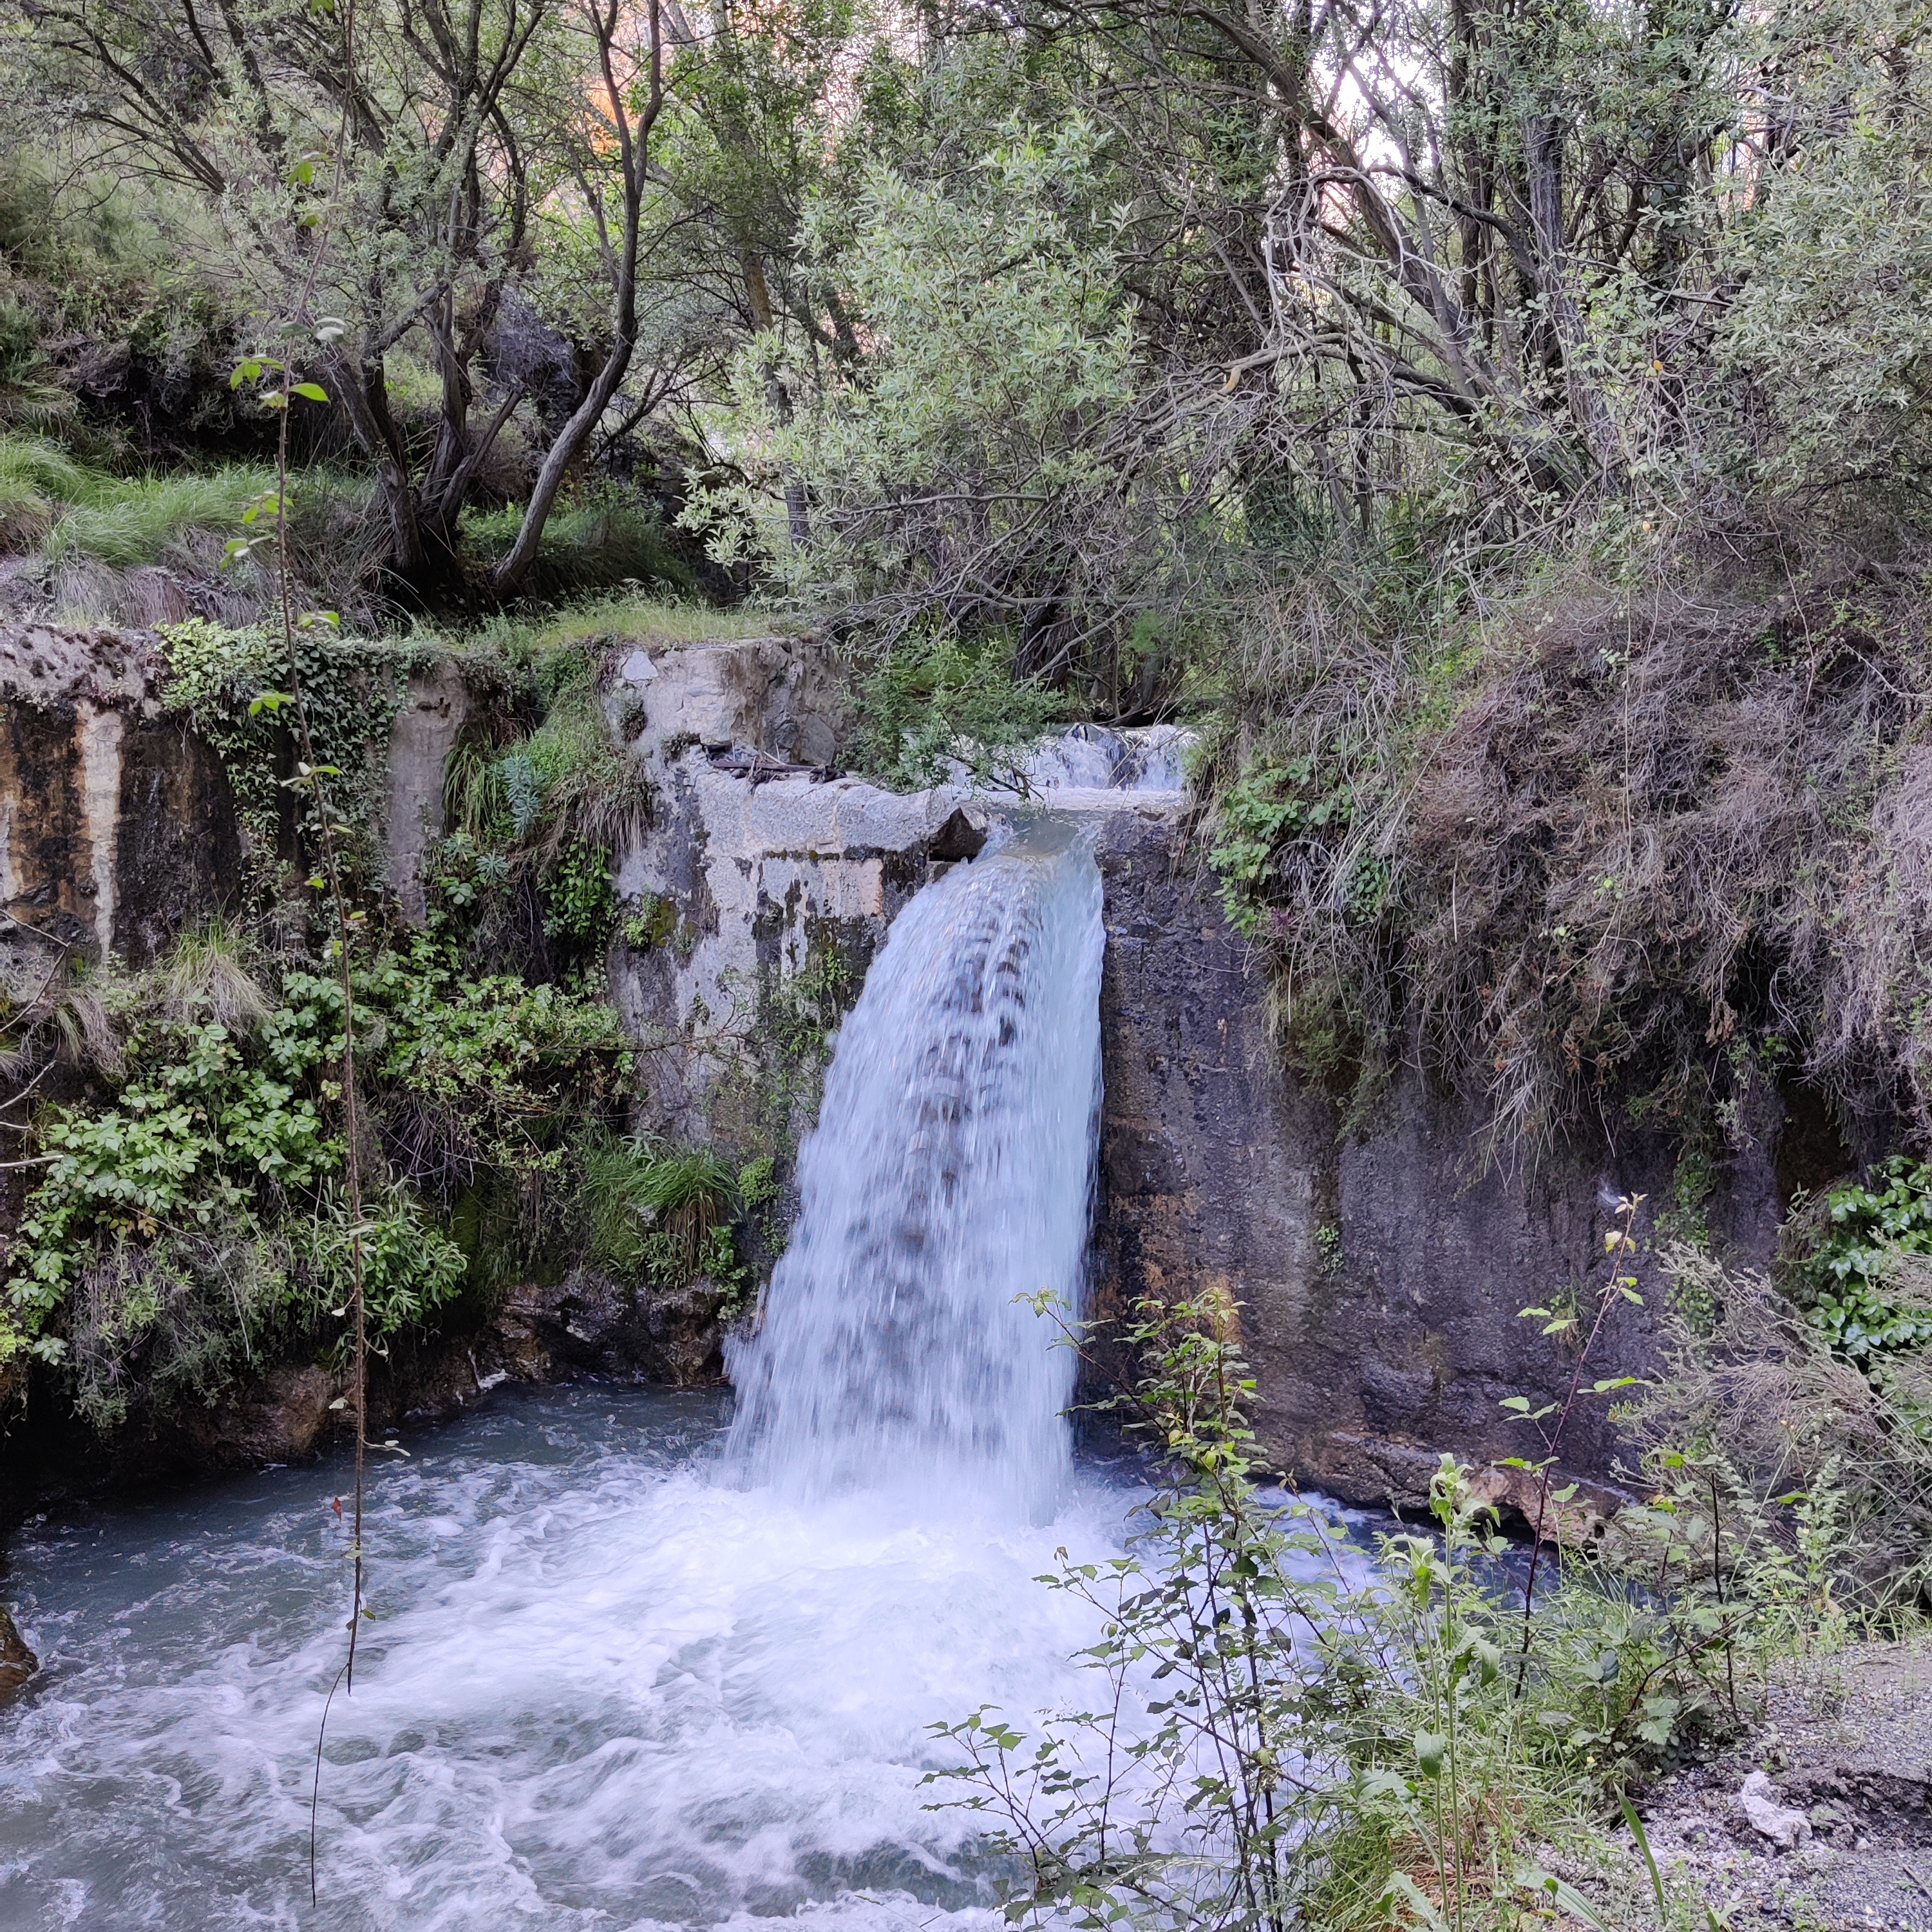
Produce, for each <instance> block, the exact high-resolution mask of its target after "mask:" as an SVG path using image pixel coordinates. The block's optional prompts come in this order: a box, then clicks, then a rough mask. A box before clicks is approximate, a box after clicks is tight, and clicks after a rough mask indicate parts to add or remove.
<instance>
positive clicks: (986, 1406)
mask: <svg viewBox="0 0 1932 1932" xmlns="http://www.w3.org/2000/svg"><path fill="white" fill-rule="evenodd" d="M1100 896H1101V895H1100V873H1099V871H1098V869H1097V868H1096V866H1095V865H1094V859H1093V856H1092V853H1091V851H1090V850H1088V847H1087V844H1085V841H1084V840H1083V839H1082V838H1080V836H1079V835H1078V834H1077V833H1076V832H1075V831H1074V830H1073V828H1072V827H1071V826H1067V825H1066V824H1064V823H1058V822H1055V821H1052V820H1043V821H1041V822H1040V823H1037V824H1036V825H1034V826H1031V827H1029V828H1028V829H1027V830H1025V832H1022V834H1020V835H1019V836H1018V837H1017V838H1015V839H1014V840H1013V842H1012V843H1010V844H1008V845H1007V846H1005V847H1004V848H1003V849H1001V850H999V851H998V852H996V853H986V854H984V855H983V856H981V857H980V859H977V860H976V861H975V862H973V863H972V864H971V865H961V866H959V867H956V868H955V869H954V870H953V871H951V872H950V873H948V874H947V875H946V876H945V877H943V878H941V879H940V880H937V881H936V882H935V883H933V884H932V885H930V886H927V887H926V889H925V890H924V891H923V892H920V893H919V895H917V897H916V898H914V899H913V901H912V902H911V904H910V905H908V906H907V907H906V909H905V910H904V912H902V913H901V914H900V915H899V916H898V919H896V920H895V922H894V923H893V925H892V929H891V931H890V932H889V934H888V935H887V937H886V944H885V946H884V947H883V950H881V951H880V954H879V956H878V957H877V959H875V960H874V962H873V964H872V967H871V971H870V972H869V973H868V974H867V976H866V979H865V988H864V990H863V992H862V994H861V995H860V997H859V1002H858V1004H857V1005H856V1007H854V1008H853V1011H852V1013H851V1014H850V1016H849V1017H848V1018H847V1020H846V1022H845V1024H844V1027H843V1028H842V1029H841V1031H840V1034H839V1036H838V1043H837V1047H836V1050H835V1052H834V1054H833V1056H832V1064H831V1067H830V1068H829V1070H828V1073H827V1075H826V1083H825V1097H824V1101H823V1105H822V1106H821V1108H820V1112H819V1118H818V1125H817V1128H816V1129H815V1130H814V1132H813V1133H811V1136H809V1137H808V1139H807V1140H806V1142H805V1145H804V1146H803V1148H802V1149H801V1151H800V1153H799V1192H800V1195H801V1197H802V1201H801V1211H800V1214H799V1220H798V1223H797V1226H796V1229H794V1231H793V1235H792V1238H791V1241H790V1245H789V1246H788V1247H787V1249H786V1250H785V1252H784V1255H783V1256H782V1257H781V1259H780V1260H779V1262H778V1267H777V1269H776V1271H775V1272H774V1274H772V1281H771V1286H770V1289H769V1292H768V1294H767V1297H766V1310H765V1316H764V1320H763V1325H762V1327H761V1328H760V1330H759V1331H758V1333H757V1334H756V1335H755V1336H754V1337H753V1338H752V1339H751V1340H749V1341H748V1343H745V1344H743V1345H742V1346H740V1347H739V1349H736V1351H735V1352H734V1354H733V1360H732V1363H731V1367H732V1370H733V1380H734V1381H735V1382H736V1384H737V1388H738V1406H737V1412H736V1417H735V1418H734V1420H733V1424H732V1427H731V1436H730V1446H729V1450H728V1452H727V1454H728V1460H729V1463H730V1466H732V1467H733V1469H735V1470H736V1472H737V1473H738V1474H739V1476H740V1477H741V1478H742V1479H743V1480H746V1481H750V1482H753V1483H757V1484H770V1485H772V1486H773V1487H776V1488H778V1489H780V1490H789V1491H790V1492H792V1493H795V1494H799V1495H802V1496H823V1495H826V1494H827V1493H832V1492H835V1491H837V1490H849V1489H856V1488H871V1489H896V1490H906V1489H910V1490H916V1491H918V1492H919V1493H921V1494H922V1495H924V1496H928V1497H930V1498H932V1499H934V1500H935V1501H937V1502H940V1503H941V1504H947V1503H960V1504H964V1505H968V1506H976V1507H983V1508H984V1507H991V1508H996V1509H999V1510H1001V1511H1009V1512H1013V1513H1016V1514H1019V1515H1021V1516H1022V1517H1029V1518H1032V1519H1034V1520H1041V1519H1043V1518H1044V1517H1046V1515H1048V1514H1050V1513H1051V1511H1052V1509H1053V1508H1054V1507H1055V1503H1056V1502H1057V1500H1058V1496H1059V1493H1060V1491H1061V1486H1062V1484H1064V1481H1065V1479H1066V1477H1067V1472H1068V1469H1069V1466H1070V1460H1071V1445H1070V1436H1069V1431H1068V1427H1067V1421H1066V1415H1065V1411H1066V1409H1067V1403H1068V1401H1069V1400H1070V1397H1071V1395H1072V1391H1073V1367H1074V1364H1073V1356H1072V1354H1071V1352H1070V1351H1069V1350H1067V1349H1064V1348H1060V1347H1056V1346H1054V1344H1055V1338H1056V1337H1057V1336H1058V1334H1059V1331H1058V1328H1057V1327H1056V1325H1055V1324H1054V1323H1053V1322H1052V1320H1051V1319H1048V1318H1046V1317H1043V1316H1040V1315H1039V1314H1037V1313H1035V1312H1034V1310H1033V1309H1032V1308H1031V1307H1028V1306H1027V1305H1026V1304H1025V1302H1024V1301H1021V1300H1019V1298H1020V1297H1022V1296H1028V1295H1034V1294H1035V1293H1037V1291H1039V1290H1040V1289H1043V1288H1045V1289H1052V1290H1053V1291H1054V1292H1055V1293H1057V1294H1058V1295H1060V1296H1061V1298H1063V1299H1064V1301H1066V1302H1067V1304H1069V1306H1070V1307H1077V1306H1078V1303H1079V1293H1080V1287H1081V1273H1082V1265H1083V1261H1084V1257H1085V1250H1086V1244H1087V1235H1088V1219H1089V1214H1090V1206H1091V1193H1092V1181H1093V1168H1094V1145H1095V1139H1096V1133H1097V1124H1098V1117H1099V1105H1100V957H1101V949H1102V944H1103V933H1102V928H1101V923H1100Z"/></svg>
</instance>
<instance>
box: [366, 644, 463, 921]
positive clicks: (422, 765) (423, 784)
mask: <svg viewBox="0 0 1932 1932" xmlns="http://www.w3.org/2000/svg"><path fill="white" fill-rule="evenodd" d="M468 718H469V686H468V685H466V683H465V682H463V670H462V667H461V666H460V664H458V662H457V661H456V660H455V658H439V659H438V660H437V662H436V663H435V664H434V665H433V666H432V667H431V668H430V669H429V670H419V671H413V672H412V673H410V679H409V682H408V684H407V686H406V687H405V688H404V692H403V701H402V702H401V704H399V705H398V706H397V707H396V715H395V717H394V718H392V720H391V721H390V723H389V771H388V773H387V776H388V780H389V810H388V814H387V823H386V832H387V834H388V849H387V850H386V853H385V854H384V871H385V875H386V878H387V880H388V882H389V889H390V890H391V891H392V892H394V893H395V895H396V900H397V903H398V904H399V905H400V906H401V908H402V910H403V913H404V916H405V917H406V918H408V919H421V918H422V916H424V913H425V910H427V908H426V907H425V904H424V899H423V861H424V859H425V856H426V855H427V854H428V852H429V851H430V850H431V847H433V846H434V845H435V844H436V843H437V841H438V840H440V838H442V837H443V831H444V829H445V828H444V825H443V768H444V766H445V765H446V763H447V762H448V760H449V754H450V753H451V752H452V751H454V750H455V748H456V741H457V740H458V738H460V736H462V735H463V724H464V723H465V722H466V721H467V719H468Z"/></svg>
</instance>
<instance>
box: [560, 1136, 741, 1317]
mask: <svg viewBox="0 0 1932 1932" xmlns="http://www.w3.org/2000/svg"><path fill="white" fill-rule="evenodd" d="M580 1199H581V1201H582V1204H583V1210H584V1212H585V1214H586V1217H587V1219H588V1221H589V1226H590V1231H591V1232H590V1244H589V1253H590V1259H592V1262H594V1263H595V1265H598V1267H600V1268H605V1269H607V1270H608V1271H610V1273H611V1274H614V1275H616V1277H618V1278H619V1280H622V1281H625V1282H628V1283H631V1285H633V1286H646V1287H650V1288H655V1289H681V1288H684V1287H686V1286H688V1285H689V1284H690V1283H692V1282H694V1281H696V1280H699V1279H700V1277H702V1278H704V1279H707V1280H709V1281H711V1282H712V1283H713V1284H714V1286H717V1287H718V1288H720V1289H723V1290H724V1291H725V1293H726V1296H727V1301H729V1303H730V1306H731V1307H732V1308H733V1310H735V1307H736V1297H737V1295H738V1294H739V1292H740V1290H741V1289H742V1286H743V1282H744V1271H743V1269H742V1267H741V1266H740V1265H739V1259H738V1254H737V1248H736V1243H735V1241H733V1236H732V1226H733V1221H734V1220H735V1219H736V1216H737V1214H738V1213H739V1209H740V1208H741V1206H742V1203H741V1202H740V1199H739V1189H738V1180H737V1177H736V1175H733V1172H732V1170H731V1169H730V1166H728V1165H727V1163H726V1162H725V1161H724V1160H723V1159H722V1158H721V1157H720V1156H718V1154H715V1153H713V1152H712V1151H711V1150H709V1148H676V1147H667V1146H665V1145H663V1144H662V1143H661V1142H658V1141H655V1140H654V1139H651V1138H650V1137H649V1136H631V1138H629V1139H622V1140H619V1139H604V1140H599V1141H596V1142H592V1145H590V1147H589V1149H588V1150H587V1151H586V1153H585V1155H584V1157H583V1182H582V1190H581V1196H580Z"/></svg>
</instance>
